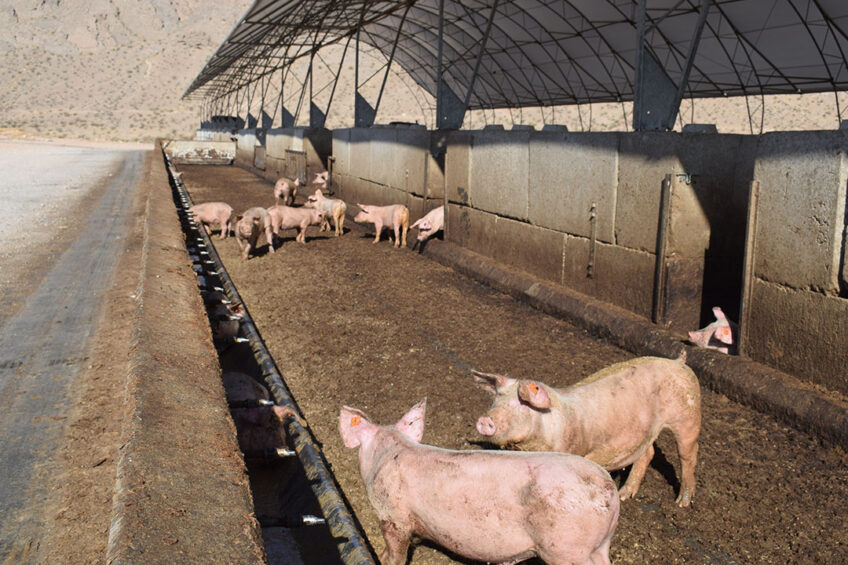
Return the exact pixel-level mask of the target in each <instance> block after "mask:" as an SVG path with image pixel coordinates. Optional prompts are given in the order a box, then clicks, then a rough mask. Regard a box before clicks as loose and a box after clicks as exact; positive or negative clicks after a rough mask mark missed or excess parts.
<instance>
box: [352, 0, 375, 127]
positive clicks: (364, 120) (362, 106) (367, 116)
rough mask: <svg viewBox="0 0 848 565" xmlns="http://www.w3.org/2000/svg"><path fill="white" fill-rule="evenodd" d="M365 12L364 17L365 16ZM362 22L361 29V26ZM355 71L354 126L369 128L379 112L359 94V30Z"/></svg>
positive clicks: (357, 33) (357, 31)
mask: <svg viewBox="0 0 848 565" xmlns="http://www.w3.org/2000/svg"><path fill="white" fill-rule="evenodd" d="M363 10H364V8H363ZM364 14H365V13H364V11H363V15H364ZM361 23H362V22H361V21H360V27H362V26H361ZM353 67H354V70H353V76H354V78H353V88H354V93H355V94H354V96H355V98H354V101H353V125H354V127H357V128H368V127H371V126H373V125H374V119H375V118H376V117H377V111H376V110H375V109H374V108H372V107H371V104H369V103H368V101H367V100H366V99H365V97H364V96H362V95H361V94H360V93H359V28H357V30H356V63H355V64H354V66H353Z"/></svg>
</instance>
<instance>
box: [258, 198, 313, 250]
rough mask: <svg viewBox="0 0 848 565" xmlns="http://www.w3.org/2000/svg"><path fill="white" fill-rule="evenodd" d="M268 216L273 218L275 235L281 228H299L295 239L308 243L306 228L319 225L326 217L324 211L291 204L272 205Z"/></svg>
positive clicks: (272, 225)
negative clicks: (296, 206) (293, 206)
mask: <svg viewBox="0 0 848 565" xmlns="http://www.w3.org/2000/svg"><path fill="white" fill-rule="evenodd" d="M268 216H269V217H270V218H271V231H272V232H273V233H274V235H277V236H278V235H280V230H288V229H297V230H298V233H297V235H296V236H295V238H294V239H295V241H297V242H298V243H306V228H307V227H309V226H317V225H319V224H320V223H321V221H322V220H323V218H324V211H323V210H313V209H310V208H292V207H291V206H271V207H270V208H268Z"/></svg>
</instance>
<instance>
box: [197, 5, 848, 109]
mask: <svg viewBox="0 0 848 565" xmlns="http://www.w3.org/2000/svg"><path fill="white" fill-rule="evenodd" d="M442 1H443V10H444V11H443V20H442V21H443V42H442V47H443V49H442V50H443V55H442V57H443V58H442V67H441V68H442V71H443V80H444V83H445V84H446V85H447V86H448V87H449V88H450V90H451V91H452V92H453V93H455V94H456V95H457V97H458V99H459V100H463V101H464V100H465V99H466V96H467V99H468V108H469V109H480V108H503V107H521V106H524V107H526V106H551V105H562V104H582V103H595V102H612V101H630V100H634V96H635V95H636V94H635V93H636V91H637V88H636V86H635V85H636V82H637V80H638V79H637V73H636V68H637V64H638V61H639V60H640V58H639V56H640V50H639V45H640V37H643V38H644V42H643V45H644V46H645V50H644V51H643V52H642V53H643V56H645V57H648V58H650V59H651V60H652V61H654V63H655V64H654V67H655V68H659V69H660V71H659V72H660V73H662V74H664V75H665V77H666V79H667V81H668V83H669V84H672V85H676V86H675V87H678V86H679V87H680V90H681V94H682V95H683V96H685V97H718V96H733V95H750V94H780V93H800V92H804V93H807V92H821V91H839V90H846V89H848V68H846V62H848V59H846V56H848V35H847V34H848V1H846V0H646V5H645V7H644V11H643V10H642V9H641V4H642V1H641V0H513V1H507V0H501V1H496V0H461V1H454V0H442ZM440 5H441V2H440V0H419V1H413V2H381V1H373V0H360V1H333V0H302V1H296V0H258V1H256V2H255V3H254V5H253V6H252V7H251V8H250V9H249V11H248V12H247V14H246V15H245V17H244V18H243V20H242V21H241V22H240V23H238V24H237V25H236V26H235V28H234V29H233V31H232V33H231V34H230V36H229V37H228V38H227V39H226V40H225V41H224V42H223V44H222V45H221V46H220V47H219V48H218V50H217V51H216V53H215V54H214V55H213V56H212V57H211V59H210V60H209V61H208V63H207V64H206V66H205V67H204V68H203V70H202V71H201V73H200V74H199V75H198V76H197V78H196V79H195V80H194V82H193V83H192V84H191V86H190V87H189V88H188V90H187V91H186V94H185V96H189V95H195V94H196V95H201V96H204V97H213V98H214V97H218V96H221V95H223V94H226V93H228V92H232V91H234V90H237V89H239V88H243V87H245V86H247V85H249V84H250V83H252V82H253V81H255V80H258V79H259V78H260V77H262V76H265V75H267V74H268V73H270V72H273V71H274V70H275V69H279V68H281V67H285V66H287V65H290V64H291V63H292V62H293V61H295V60H297V59H299V58H302V57H306V56H309V54H310V52H311V51H312V50H313V49H320V48H321V47H323V46H326V45H329V44H332V43H335V42H338V41H341V40H346V38H349V37H351V36H353V35H355V34H356V33H357V30H359V31H360V40H361V41H363V42H365V43H368V44H370V45H372V46H373V47H375V48H377V49H379V50H380V51H381V52H383V53H384V54H386V56H387V57H388V56H389V55H390V54H391V53H392V51H393V48H395V41H397V43H396V48H395V51H394V64H397V65H399V66H400V67H402V68H403V70H404V71H405V72H406V73H408V74H409V76H411V77H412V78H413V79H414V80H415V82H417V84H419V85H420V86H421V87H422V88H423V89H424V90H426V91H427V92H429V93H430V94H432V95H433V96H435V95H436V76H437V73H438V70H439V46H440V42H439V27H440V26H439V23H440ZM490 17H491V25H488V24H489V20H490ZM640 22H644V25H641V24H640ZM487 30H490V31H489V33H488V36H487V35H486V31H487ZM699 30H701V32H700V35H699V34H698V31H699ZM640 31H641V32H642V33H641V34H640ZM697 37H700V41H699V42H694V41H693V39H694V38H697ZM484 39H485V42H484ZM696 43H697V45H696ZM481 46H482V49H481ZM695 47H696V48H695ZM645 53H647V55H644V54H645ZM478 58H479V63H478ZM475 69H477V72H476V75H475ZM687 69H690V71H689V73H688V80H684V79H685V78H686V76H687V72H686V71H687ZM475 76H476V79H474V78H473V77H475ZM643 76H645V77H648V78H649V79H650V77H651V75H649V74H644V75H643ZM469 87H470V91H469Z"/></svg>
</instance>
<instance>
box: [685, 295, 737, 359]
mask: <svg viewBox="0 0 848 565" xmlns="http://www.w3.org/2000/svg"><path fill="white" fill-rule="evenodd" d="M713 315H714V316H715V318H716V319H715V322H713V323H712V324H710V325H708V326H706V327H704V328H701V329H700V330H696V331H694V332H689V341H691V342H692V343H694V344H695V345H697V346H700V347H706V348H707V349H716V350H718V351H721V352H722V353H729V354H735V353H736V345H735V343H734V341H735V340H734V336H735V335H737V326H736V324H734V323H733V322H731V321H730V320H728V319H727V316H725V315H724V312H722V310H721V308H719V307H718V306H716V307H715V308H713Z"/></svg>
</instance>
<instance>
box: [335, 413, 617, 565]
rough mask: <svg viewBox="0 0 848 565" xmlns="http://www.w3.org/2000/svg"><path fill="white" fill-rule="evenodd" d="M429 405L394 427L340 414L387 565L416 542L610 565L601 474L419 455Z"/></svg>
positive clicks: (583, 464) (471, 552)
mask: <svg viewBox="0 0 848 565" xmlns="http://www.w3.org/2000/svg"><path fill="white" fill-rule="evenodd" d="M425 410H426V399H424V400H422V401H421V402H419V403H418V404H416V405H415V406H414V407H413V408H412V409H411V410H410V411H409V412H407V413H406V415H405V416H404V417H403V418H401V420H400V421H399V422H398V423H396V424H395V425H394V426H378V425H375V424H372V423H371V422H370V421H369V420H368V418H367V417H366V416H365V414H363V413H362V412H361V411H359V410H356V409H355V408H349V407H347V406H345V407H343V408H342V409H341V415H340V417H339V431H340V432H341V435H342V439H343V440H344V444H345V446H347V447H349V448H356V447H359V472H360V473H361V475H362V479H363V481H364V482H365V489H366V491H367V492H368V499H369V500H370V502H371V505H372V506H373V508H374V510H375V511H376V512H377V516H378V517H379V519H380V527H381V529H382V533H383V538H384V539H385V542H386V549H385V551H384V552H383V554H382V556H381V557H380V561H381V562H382V563H384V564H390V565H402V564H403V563H405V562H406V557H407V548H408V547H409V543H410V540H411V539H412V538H413V536H414V537H417V538H423V539H427V540H430V541H433V542H435V543H437V544H439V545H441V546H442V547H444V548H445V549H447V550H449V551H452V552H454V553H456V554H458V555H461V556H463V557H465V558H468V559H473V560H476V561H484V562H488V563H518V562H519V561H523V560H524V559H528V558H530V557H534V556H538V557H540V558H541V559H543V560H544V561H545V562H546V563H549V564H551V565H565V564H571V563H586V564H589V563H593V564H600V563H609V562H610V561H609V548H610V541H611V540H612V535H613V532H614V530H615V526H616V523H617V522H618V511H619V502H618V498H617V497H616V492H615V483H613V482H612V479H611V478H610V476H609V473H607V472H606V471H604V470H603V469H602V468H601V467H600V466H599V465H597V464H595V463H592V462H591V461H589V460H587V459H584V458H583V457H577V456H574V455H568V454H564V453H518V452H509V451H483V450H470V451H453V450H447V449H441V448H438V447H432V446H429V445H421V444H420V443H419V442H420V441H421V436H422V435H423V434H424V413H425Z"/></svg>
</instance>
